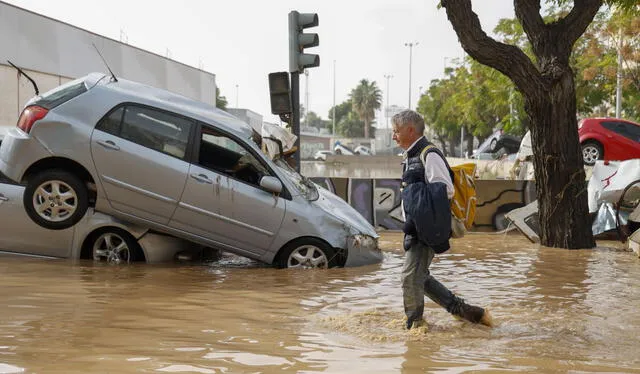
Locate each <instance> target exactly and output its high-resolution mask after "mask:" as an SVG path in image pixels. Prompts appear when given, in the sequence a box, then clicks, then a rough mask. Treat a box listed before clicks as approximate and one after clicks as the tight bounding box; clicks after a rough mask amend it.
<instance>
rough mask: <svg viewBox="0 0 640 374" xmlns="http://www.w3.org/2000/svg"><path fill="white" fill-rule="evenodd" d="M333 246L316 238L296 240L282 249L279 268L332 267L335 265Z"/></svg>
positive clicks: (278, 263)
mask: <svg viewBox="0 0 640 374" xmlns="http://www.w3.org/2000/svg"><path fill="white" fill-rule="evenodd" d="M335 260H336V259H335V253H334V251H333V248H331V246H329V245H328V244H326V243H325V242H323V241H322V240H319V239H315V238H303V239H298V240H294V241H293V242H291V243H289V244H287V245H286V246H285V247H284V248H282V250H281V251H280V255H279V256H278V258H277V260H276V265H277V266H278V267H279V268H304V269H309V268H322V269H326V268H330V267H334V266H335Z"/></svg>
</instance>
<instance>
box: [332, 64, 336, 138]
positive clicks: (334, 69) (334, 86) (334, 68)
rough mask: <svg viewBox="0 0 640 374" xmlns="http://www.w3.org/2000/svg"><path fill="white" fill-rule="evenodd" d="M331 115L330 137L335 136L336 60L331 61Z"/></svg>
mask: <svg viewBox="0 0 640 374" xmlns="http://www.w3.org/2000/svg"><path fill="white" fill-rule="evenodd" d="M332 111H333V114H332V115H331V117H332V119H333V128H332V130H331V135H333V136H334V137H335V136H336V60H333V109H332Z"/></svg>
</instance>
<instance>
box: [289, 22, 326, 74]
mask: <svg viewBox="0 0 640 374" xmlns="http://www.w3.org/2000/svg"><path fill="white" fill-rule="evenodd" d="M315 26H318V14H317V13H298V12H297V11H295V10H293V11H291V12H290V13H289V72H291V73H294V72H302V71H303V70H304V69H305V68H312V67H315V66H320V56H318V55H313V54H308V53H304V49H305V48H311V47H317V46H318V45H319V44H320V39H319V38H318V34H305V33H303V30H304V29H306V28H308V27H315Z"/></svg>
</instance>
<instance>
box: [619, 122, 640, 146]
mask: <svg viewBox="0 0 640 374" xmlns="http://www.w3.org/2000/svg"><path fill="white" fill-rule="evenodd" d="M623 125H624V127H625V133H624V134H622V135H623V136H626V137H627V138H629V139H631V140H633V141H634V142H640V126H636V125H632V124H630V123H624V124H623Z"/></svg>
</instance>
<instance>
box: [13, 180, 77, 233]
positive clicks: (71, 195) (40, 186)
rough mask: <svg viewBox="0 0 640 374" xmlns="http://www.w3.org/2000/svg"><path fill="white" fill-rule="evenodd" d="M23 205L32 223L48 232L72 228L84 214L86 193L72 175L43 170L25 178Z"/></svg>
mask: <svg viewBox="0 0 640 374" xmlns="http://www.w3.org/2000/svg"><path fill="white" fill-rule="evenodd" d="M23 202H24V207H25V210H26V211H27V214H28V215H29V217H30V218H31V219H32V220H33V221H34V222H35V223H37V224H38V225H40V226H42V227H44V228H47V229H50V230H63V229H66V228H69V227H71V226H73V225H75V224H76V223H77V222H78V221H80V219H81V218H82V217H83V216H84V214H85V213H86V212H87V208H88V207H89V192H88V190H87V186H86V185H85V183H84V182H82V180H81V179H80V178H78V177H77V176H75V175H74V174H72V173H70V172H67V171H64V170H45V171H42V172H40V173H38V174H35V175H34V176H32V177H30V178H29V179H28V181H27V187H26V188H25V191H24V196H23Z"/></svg>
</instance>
